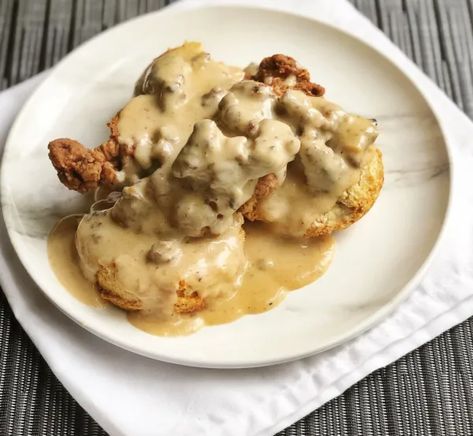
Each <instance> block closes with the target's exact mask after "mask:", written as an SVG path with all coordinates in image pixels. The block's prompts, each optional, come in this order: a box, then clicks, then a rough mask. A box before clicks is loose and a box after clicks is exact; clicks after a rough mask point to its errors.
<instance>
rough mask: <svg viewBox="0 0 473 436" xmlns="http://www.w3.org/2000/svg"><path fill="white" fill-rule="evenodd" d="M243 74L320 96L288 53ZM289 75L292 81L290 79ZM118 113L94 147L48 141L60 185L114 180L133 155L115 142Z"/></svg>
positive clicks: (90, 186) (88, 187) (79, 187)
mask: <svg viewBox="0 0 473 436" xmlns="http://www.w3.org/2000/svg"><path fill="white" fill-rule="evenodd" d="M247 78H251V79H252V80H256V81H258V82H262V83H265V84H267V85H270V86H271V87H272V88H273V91H274V93H275V94H276V95H278V96H281V95H283V94H284V93H285V92H286V91H287V90H288V89H289V88H291V89H298V90H301V91H303V92H305V93H306V94H307V95H312V96H322V95H323V94H324V92H325V89H324V88H323V87H322V86H320V85H318V84H316V83H312V82H311V81H310V73H309V72H308V71H307V70H306V69H305V68H302V67H299V66H298V65H297V62H296V61H295V60H294V59H293V58H291V57H290V56H285V55H282V54H275V55H273V56H269V57H267V58H264V59H263V60H262V61H261V63H260V65H259V67H258V71H257V72H256V74H255V75H253V76H251V75H250V76H248V77H247ZM291 78H292V80H293V81H294V80H295V83H291V82H290V79H291ZM288 80H289V81H288ZM119 115H120V114H119V113H118V114H117V115H116V116H115V117H113V118H112V120H111V121H110V122H109V123H108V124H107V125H108V127H109V128H110V137H109V139H108V140H107V141H106V142H105V143H103V144H102V145H100V146H98V147H97V148H94V149H89V148H87V147H86V146H84V145H82V144H81V143H80V142H78V141H76V140H74V139H70V138H59V139H55V140H54V141H51V142H50V143H49V145H48V149H49V159H50V160H51V163H52V164H53V166H54V168H55V169H56V171H57V174H58V177H59V180H60V181H61V182H62V184H63V185H64V186H66V187H67V188H69V189H71V190H74V191H78V192H81V193H85V192H87V191H92V190H94V189H96V188H97V187H98V186H100V185H105V186H113V185H114V184H116V182H117V174H116V172H117V170H119V169H120V168H121V166H122V161H123V159H124V158H126V157H127V156H132V155H133V150H129V149H128V148H126V147H121V146H120V145H119V142H118V135H119V132H118V119H119Z"/></svg>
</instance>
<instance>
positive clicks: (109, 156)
mask: <svg viewBox="0 0 473 436" xmlns="http://www.w3.org/2000/svg"><path fill="white" fill-rule="evenodd" d="M117 123H118V115H117V116H115V117H114V118H113V119H112V120H111V121H110V122H109V123H108V127H109V128H110V131H111V134H110V138H109V139H108V141H106V142H104V143H103V144H101V145H99V146H98V147H97V148H94V149H89V148H87V147H85V146H84V145H82V144H81V143H80V142H78V141H75V140H74V139H69V138H59V139H55V140H54V141H51V142H50V143H49V144H48V149H49V159H50V160H51V163H52V164H53V166H54V168H55V169H56V171H57V174H58V177H59V180H60V181H61V182H62V184H63V185H64V186H66V187H67V188H69V189H72V190H74V191H78V192H81V193H84V192H87V191H92V190H94V189H96V188H97V187H98V186H99V185H106V186H112V185H114V184H115V183H116V182H117V175H116V170H117V169H119V167H120V165H121V157H122V155H124V154H126V153H124V152H123V150H121V148H120V146H119V144H118V140H117V137H118V129H117Z"/></svg>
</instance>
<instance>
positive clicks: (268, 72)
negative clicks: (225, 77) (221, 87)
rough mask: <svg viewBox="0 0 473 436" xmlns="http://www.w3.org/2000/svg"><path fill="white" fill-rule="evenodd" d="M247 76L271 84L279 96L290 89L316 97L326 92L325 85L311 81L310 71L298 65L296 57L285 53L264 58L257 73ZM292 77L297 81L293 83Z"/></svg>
mask: <svg viewBox="0 0 473 436" xmlns="http://www.w3.org/2000/svg"><path fill="white" fill-rule="evenodd" d="M247 78H249V79H252V80H256V81H257V82H262V83H265V84H266V85H270V86H271V87H272V88H273V91H274V93H275V94H276V95H278V96H281V95H283V94H284V93H285V92H286V91H287V90H288V89H298V90H299V91H303V92H304V93H305V94H307V95H311V96H315V97H321V96H323V95H324V94H325V88H324V87H323V86H321V85H318V84H317V83H312V82H311V81H310V73H309V71H307V70H306V69H305V68H302V67H300V66H299V65H297V62H296V60H295V59H293V58H291V57H290V56H286V55H283V54H275V55H273V56H269V57H267V58H264V59H263V60H262V61H261V63H260V64H259V67H258V71H257V72H256V74H255V75H253V76H251V75H249V76H248V77H247ZM291 78H292V79H293V80H295V83H291Z"/></svg>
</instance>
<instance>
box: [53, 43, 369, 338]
mask: <svg viewBox="0 0 473 436" xmlns="http://www.w3.org/2000/svg"><path fill="white" fill-rule="evenodd" d="M243 74H244V73H243V71H242V70H241V69H239V68H234V67H229V66H226V65H225V64H223V63H219V62H215V61H213V60H211V59H210V57H209V55H208V54H207V53H205V52H203V50H202V47H201V45H200V44H198V43H186V44H184V45H183V46H182V47H179V48H177V49H174V50H170V51H168V52H166V53H165V54H164V55H162V56H160V57H159V58H157V59H155V60H154V61H153V63H152V64H151V65H150V66H149V67H148V68H147V69H146V70H145V72H144V73H143V75H142V77H141V78H140V79H139V81H138V83H137V84H136V88H135V97H133V98H132V99H131V100H130V102H129V103H128V104H127V105H126V106H125V107H124V108H123V109H122V110H121V111H120V113H119V114H118V122H117V126H116V130H117V132H118V138H117V139H118V142H119V143H120V147H122V148H123V147H124V148H125V150H127V151H128V152H129V157H128V158H127V159H125V160H124V165H123V169H122V171H121V172H120V174H119V176H118V178H119V180H120V181H121V182H123V184H124V185H125V187H124V188H123V190H122V192H121V193H120V194H118V196H115V197H113V198H112V200H111V202H109V203H108V202H107V201H106V200H105V201H104V200H102V201H100V202H99V203H97V204H96V205H95V206H93V207H92V209H91V213H90V214H87V215H85V216H84V217H83V218H82V220H81V221H80V224H79V225H78V227H77V231H76V233H75V246H76V249H77V254H76V257H73V255H74V254H73V251H72V252H70V256H69V257H66V258H64V259H60V257H61V254H60V250H61V248H62V249H63V248H64V247H65V246H68V244H69V246H70V245H71V244H72V243H73V242H74V236H73V234H74V231H75V228H74V226H73V225H72V224H68V225H66V224H62V225H59V226H58V227H57V228H56V229H55V230H54V231H53V232H52V233H51V236H50V241H49V247H50V248H49V251H50V259H51V264H52V266H53V268H54V269H55V271H56V273H57V274H58V277H59V278H60V280H61V282H63V283H64V284H65V286H66V288H72V289H73V293H76V294H77V295H78V296H79V297H81V295H82V294H81V292H80V290H81V289H82V288H83V289H85V290H86V292H88V293H89V297H90V298H92V294H91V292H90V289H91V285H89V286H88V287H87V289H86V287H85V285H84V282H83V280H84V279H83V277H82V275H81V274H80V271H79V270H81V271H82V274H83V275H84V276H85V277H86V279H87V280H88V281H87V283H95V282H97V283H98V285H99V286H100V287H101V289H102V292H104V291H106V292H107V293H108V295H106V294H105V293H103V295H104V296H105V297H106V298H108V299H109V300H110V301H112V302H113V303H114V304H116V305H118V306H119V307H122V308H125V309H127V310H135V311H134V312H129V313H128V317H129V319H130V322H132V323H133V324H134V325H136V326H137V327H139V328H142V329H143V330H146V331H149V332H151V333H154V334H159V335H177V334H186V333H189V332H192V331H194V330H196V329H198V328H200V327H201V326H202V325H211V324H221V323H225V322H229V321H231V320H233V319H236V318H238V317H240V316H242V315H244V314H246V313H259V312H262V311H265V310H268V309H270V308H271V307H274V306H275V305H277V304H278V303H279V302H280V301H281V300H282V299H283V298H284V295H285V293H286V292H287V291H288V290H291V289H296V288H299V287H301V286H304V285H306V284H308V283H310V282H312V281H314V280H315V279H316V278H317V277H318V276H320V275H321V274H322V273H323V272H324V271H325V269H326V268H327V266H328V264H329V263H330V259H331V255H332V240H331V239H330V238H323V239H313V240H305V241H302V240H301V239H296V238H294V239H290V238H288V237H287V236H280V235H278V234H277V233H276V232H274V230H275V229H276V230H278V232H279V233H281V234H283V235H290V236H291V237H294V236H295V237H297V238H299V237H302V236H303V235H304V233H305V230H307V228H308V227H310V225H311V223H312V222H313V221H314V219H315V218H316V217H317V216H318V215H320V214H323V213H325V212H327V211H329V210H330V209H331V208H332V207H333V206H334V205H335V204H336V202H337V200H338V198H339V197H340V195H341V194H342V193H343V192H344V191H345V190H346V189H347V188H348V187H350V186H352V185H353V184H355V183H356V182H357V180H358V179H359V177H360V167H361V165H362V164H363V162H364V161H365V159H368V158H369V156H370V152H369V150H370V147H371V145H372V144H373V142H374V141H375V139H376V135H377V132H376V126H375V122H374V121H373V120H368V119H365V118H363V117H359V116H357V115H351V114H348V113H347V112H345V111H343V110H342V109H341V108H340V107H339V106H337V105H336V104H334V103H331V102H329V101H327V100H325V99H324V98H320V97H312V96H307V95H305V94H304V93H303V92H301V91H295V90H289V91H287V92H286V93H285V94H284V95H283V96H281V97H277V96H276V95H275V94H274V93H273V91H272V89H271V87H270V86H268V85H265V84H262V83H259V82H255V81H253V80H242V77H243ZM268 174H274V175H275V176H276V181H277V184H276V189H275V190H274V191H273V192H272V193H271V194H270V196H269V197H267V198H266V199H264V200H263V201H261V204H260V211H261V212H262V214H263V218H264V220H265V221H268V222H269V223H270V225H268V226H263V225H256V224H255V225H247V226H246V240H244V232H243V230H242V224H243V219H242V217H241V215H240V214H239V213H238V210H239V209H240V207H241V206H242V205H243V204H245V202H247V201H248V200H249V199H250V198H251V197H252V195H253V193H254V190H255V186H256V184H257V182H258V180H259V179H260V178H262V177H264V176H266V175H268ZM98 198H103V197H101V196H98ZM73 265H75V266H73ZM77 265H79V267H78V266H77ZM78 274H79V275H78ZM66 276H68V277H69V278H67V279H66ZM81 280H82V281H81ZM181 281H183V282H184V283H185V288H184V289H185V291H186V292H187V294H185V297H186V298H189V299H190V301H191V303H192V304H194V303H195V301H194V300H192V295H193V294H192V292H193V291H195V292H197V293H198V297H199V298H201V299H203V300H205V303H206V307H205V309H203V310H199V311H198V312H196V313H195V314H194V315H186V314H183V313H178V312H179V311H177V310H176V307H177V306H178V304H179V299H180V298H181V296H179V295H177V293H176V291H177V288H178V284H179V283H180V282H181ZM72 282H74V283H72ZM93 295H94V298H95V296H96V294H95V293H93ZM82 297H83V296H82ZM82 301H85V300H84V298H82ZM187 302H188V301H187V300H186V304H187ZM189 304H190V303H189ZM196 304H197V303H196Z"/></svg>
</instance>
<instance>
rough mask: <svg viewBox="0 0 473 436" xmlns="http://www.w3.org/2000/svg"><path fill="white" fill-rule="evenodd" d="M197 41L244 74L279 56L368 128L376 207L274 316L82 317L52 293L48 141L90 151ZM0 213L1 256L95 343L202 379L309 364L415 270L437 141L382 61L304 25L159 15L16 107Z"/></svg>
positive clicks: (438, 211) (439, 206) (435, 210)
mask: <svg viewBox="0 0 473 436" xmlns="http://www.w3.org/2000/svg"><path fill="white" fill-rule="evenodd" d="M186 39H187V40H199V41H202V42H203V43H204V44H205V47H206V48H207V50H208V51H210V53H212V55H213V56H214V58H216V59H221V60H223V61H225V62H228V63H231V64H235V65H246V64H248V63H249V62H250V61H257V60H260V59H261V58H262V57H264V56H266V55H270V54H273V53H280V52H282V53H287V54H290V55H292V56H294V57H295V58H296V59H298V60H299V61H300V62H301V63H302V64H303V65H305V66H307V67H308V68H309V70H310V71H311V72H312V75H313V78H314V80H315V81H317V82H319V83H321V84H323V85H324V86H325V87H326V88H327V97H328V98H329V99H332V100H334V101H336V102H338V103H340V104H341V105H342V106H343V107H345V108H346V109H347V110H350V111H354V112H357V113H360V114H363V115H365V116H369V117H375V118H377V119H378V121H379V125H380V131H381V134H380V137H379V140H378V142H379V145H380V147H381V149H382V150H383V153H384V162H385V167H386V182H385V186H384V189H383V191H382V193H381V196H380V198H379V200H378V202H377V203H376V205H375V206H374V208H373V209H372V210H371V211H370V212H369V214H368V215H367V216H366V217H365V218H364V219H363V220H362V221H361V222H360V223H358V224H356V225H354V226H353V227H351V228H350V229H349V230H348V231H346V232H343V233H341V234H339V235H337V250H336V255H335V260H334V262H333V264H332V266H331V267H330V269H329V271H328V272H327V273H326V274H325V276H324V277H323V278H321V279H320V280H319V281H317V282H316V283H314V284H312V285H309V286H306V287H305V288H303V289H300V290H298V291H295V292H292V293H291V294H290V295H289V296H288V297H287V299H286V300H285V301H284V302H283V303H282V304H281V305H280V306H278V307H277V308H275V309H274V310H272V311H269V312H266V313H264V314H261V315H253V316H251V315H250V316H245V317H243V318H241V319H240V320H238V321H235V322H233V323H230V324H226V325H221V326H216V327H207V328H203V329H202V330H201V331H199V332H197V333H195V334H193V335H190V336H185V337H177V338H163V337H155V336H152V335H149V334H146V333H144V332H142V331H140V330H138V329H136V328H134V327H133V326H132V325H130V324H129V323H128V322H127V320H126V318H125V315H124V314H123V313H122V312H121V311H120V310H118V309H113V308H108V309H94V308H91V307H88V306H85V305H83V304H81V303H80V302H78V301H77V300H76V299H75V298H74V297H72V296H71V295H70V294H69V293H68V292H67V291H66V290H65V289H64V288H63V287H62V286H61V285H60V283H59V282H58V281H57V279H56V277H55V276H54V273H53V272H52V270H51V268H50V266H49V263H48V258H47V254H46V237H47V233H48V231H49V230H50V229H51V227H52V225H53V224H54V222H55V221H56V220H57V219H58V218H59V217H60V216H63V215H65V214H67V213H69V212H71V211H72V210H73V209H74V207H76V204H77V203H78V202H79V201H80V196H79V195H78V194H75V193H72V192H69V191H67V190H66V189H65V188H63V187H62V185H60V184H59V182H58V180H57V177H56V174H55V171H54V170H53V168H52V166H51V165H50V163H49V161H48V158H47V150H46V144H47V143H48V141H49V140H50V139H52V138H57V137H64V136H67V137H72V138H77V139H78V140H80V141H81V142H83V143H85V144H90V145H95V144H98V143H100V142H101V141H102V140H103V139H104V138H106V137H107V135H108V132H107V129H106V127H105V123H106V122H107V120H109V119H110V117H111V116H112V115H113V114H114V113H115V112H116V111H117V109H119V108H120V107H121V106H122V105H123V104H124V103H125V102H126V101H127V99H128V98H129V97H130V95H131V92H132V88H133V83H134V81H135V79H136V78H137V77H138V75H139V74H140V72H141V71H142V70H143V68H144V67H145V66H146V65H147V64H148V62H149V61H150V59H152V58H153V57H154V56H156V55H157V54H159V53H161V52H162V51H163V50H165V49H167V48H168V47H171V46H176V45H179V44H181V43H182V42H183V41H184V40H186ZM2 174H3V178H2V197H3V198H2V200H3V204H4V206H3V211H4V217H5V221H6V223H7V227H8V231H9V234H10V237H11V240H12V243H13V245H14V247H15V249H16V251H17V253H18V256H19V257H20V259H21V261H22V262H23V264H24V266H25V268H26V269H27V271H28V272H29V273H30V275H31V276H32V277H33V279H34V280H35V281H36V282H37V283H38V285H39V286H40V287H41V289H42V290H43V291H44V293H45V294H46V295H47V296H48V297H49V298H50V299H51V300H52V301H53V302H54V303H55V304H56V305H57V306H58V307H59V308H60V309H61V310H62V311H63V312H64V313H66V314H67V315H69V316H70V317H71V318H72V319H74V320H75V321H76V322H78V323H79V324H80V325H82V326H83V327H85V328H86V329H88V330H90V331H91V332H93V333H95V334H96V335H98V336H100V337H102V338H104V339H105V340H107V341H110V342H112V343H114V344H116V345H119V346H121V347H123V348H126V349H128V350H131V351H134V352H136V353H139V354H143V355H146V356H149V357H152V358H155V359H159V360H165V361H169V362H175V363H180V364H186V365H193V366H205V367H226V368H228V367H251V366H262V365H269V364H273V363H277V362H284V361H288V360H292V359H296V358H300V357H303V356H308V355H310V354H314V353H316V352H319V351H321V350H324V349H327V348H329V347H332V346H334V345H336V344H339V343H341V342H342V341H345V340H347V339H349V338H352V337H354V336H355V335H357V334H359V333H360V332H362V331H363V330H365V329H366V328H368V327H369V326H372V325H373V324H374V323H376V322H378V321H379V320H380V319H382V318H383V317H384V316H386V314H387V313H388V311H390V310H392V309H393V307H394V306H395V305H396V304H397V303H398V302H399V301H400V300H401V299H402V298H403V297H404V296H405V295H406V293H407V292H408V290H409V289H411V288H412V286H413V285H414V283H415V282H417V281H418V279H419V275H420V274H421V272H422V271H423V270H424V269H425V266H426V263H427V260H428V258H429V256H430V254H431V252H432V249H433V247H434V245H435V243H436V241H437V239H438V237H439V233H440V231H441V228H442V226H443V222H444V219H445V215H446V211H447V206H448V199H449V190H450V178H449V171H448V157H447V153H446V144H445V141H444V139H443V135H442V132H441V130H440V128H439V125H438V123H437V121H436V119H435V116H434V114H433V112H432V110H431V109H430V108H429V106H428V104H427V103H426V101H425V99H424V98H423V97H422V95H421V94H420V92H419V91H418V90H417V89H416V87H415V86H414V85H413V84H412V83H411V81H410V80H409V79H408V78H407V77H406V76H405V75H404V74H403V73H402V72H401V71H399V69H398V68H397V67H396V66H394V65H393V64H392V63H391V62H390V61H389V60H387V59H386V58H384V57H383V55H382V54H380V53H378V52H376V51H375V50H373V49H371V48H369V47H368V46H366V45H365V44H364V43H362V42H360V41H359V40H357V39H355V38H353V37H351V36H349V35H348V34H345V33H342V32H340V31H339V30H337V29H335V28H332V27H329V26H327V25H324V24H321V23H319V22H317V21H313V20H309V19H306V18H302V17H298V16H295V15H289V14H286V13H280V12H270V11H266V10H259V9H252V8H237V7H225V8H215V7H212V8H205V9H199V10H192V11H179V10H172V9H170V10H165V11H162V12H158V13H154V14H150V15H146V16H143V17H140V18H138V19H135V20H133V21H130V22H127V23H125V24H123V25H121V26H118V27H116V28H114V29H112V30H111V31H108V32H106V33H104V34H101V35H100V36H98V37H96V38H94V39H93V40H91V41H90V42H88V43H87V44H85V45H83V46H82V47H80V48H79V49H78V50H75V51H74V52H73V53H72V54H71V55H69V56H68V57H67V58H66V59H64V60H63V61H62V62H61V63H60V64H59V65H58V67H57V68H56V69H55V70H54V71H53V73H52V74H51V75H50V76H49V77H48V79H46V81H45V82H44V83H43V84H42V85H41V86H40V87H39V89H38V90H37V91H36V92H35V93H34V95H33V96H32V97H31V98H30V100H29V101H28V102H27V104H26V105H25V107H24V108H23V110H22V111H21V113H20V115H19V116H18V118H17V120H16V122H15V124H14V126H13V128H12V130H11V132H10V136H9V138H8V141H7V145H6V151H5V155H4V162H3V171H2Z"/></svg>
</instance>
